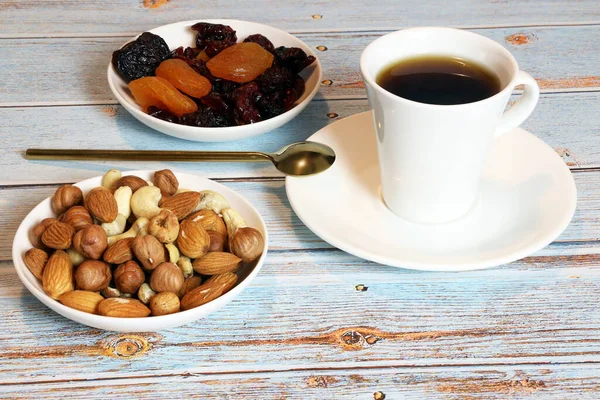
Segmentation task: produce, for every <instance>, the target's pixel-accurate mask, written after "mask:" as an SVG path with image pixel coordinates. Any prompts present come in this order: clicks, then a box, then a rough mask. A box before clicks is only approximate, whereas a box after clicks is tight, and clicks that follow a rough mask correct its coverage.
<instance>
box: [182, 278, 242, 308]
mask: <svg viewBox="0 0 600 400" xmlns="http://www.w3.org/2000/svg"><path fill="white" fill-rule="evenodd" d="M237 280H238V277H237V275H236V274H234V273H232V272H225V273H224V274H221V275H215V276H211V277H210V278H209V279H208V280H207V281H206V282H204V283H203V284H202V285H200V286H198V287H197V288H195V289H192V290H191V291H189V292H188V293H187V294H186V295H185V296H183V299H181V309H182V310H189V309H191V308H194V307H198V306H201V305H202V304H206V303H208V302H209V301H212V300H214V299H216V298H218V297H220V296H222V295H223V294H225V293H227V292H228V291H229V290H231V288H233V287H234V286H235V284H236V283H237Z"/></svg>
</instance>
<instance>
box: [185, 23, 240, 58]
mask: <svg viewBox="0 0 600 400" xmlns="http://www.w3.org/2000/svg"><path fill="white" fill-rule="evenodd" d="M192 29H193V30H195V31H196V32H197V34H196V47H197V48H198V49H199V50H203V49H204V50H205V52H206V54H207V55H208V56H209V57H214V56H215V55H216V54H217V53H219V52H220V51H222V50H223V49H224V48H226V47H228V46H231V45H233V44H234V43H235V42H237V36H236V34H235V31H234V30H233V29H232V28H231V27H230V26H227V25H221V24H210V23H208V22H198V23H197V24H194V25H192Z"/></svg>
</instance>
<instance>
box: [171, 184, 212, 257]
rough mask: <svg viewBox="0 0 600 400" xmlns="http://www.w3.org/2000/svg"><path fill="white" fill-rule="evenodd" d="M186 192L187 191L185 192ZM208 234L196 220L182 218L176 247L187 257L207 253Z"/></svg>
mask: <svg viewBox="0 0 600 400" xmlns="http://www.w3.org/2000/svg"><path fill="white" fill-rule="evenodd" d="M186 193H187V192H186ZM209 245H210V236H208V233H207V232H206V230H205V229H204V228H203V227H202V225H200V224H199V223H198V222H194V221H190V220H184V221H181V223H180V224H179V236H177V247H178V248H179V251H181V253H183V255H185V256H187V257H189V258H199V257H202V256H203V255H205V254H206V253H208V247H209Z"/></svg>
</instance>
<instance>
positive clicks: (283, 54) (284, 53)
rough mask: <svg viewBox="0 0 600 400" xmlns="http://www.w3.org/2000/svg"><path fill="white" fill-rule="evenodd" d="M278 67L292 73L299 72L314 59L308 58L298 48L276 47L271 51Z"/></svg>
mask: <svg viewBox="0 0 600 400" xmlns="http://www.w3.org/2000/svg"><path fill="white" fill-rule="evenodd" d="M273 54H275V57H277V61H278V62H279V64H280V65H282V66H284V67H286V68H289V69H291V70H292V71H293V72H296V73H298V72H300V71H302V70H303V69H304V68H306V67H308V66H309V65H310V64H312V63H313V61H315V57H313V56H308V55H306V53H305V52H304V50H302V49H299V48H298V47H284V46H281V47H278V48H276V49H275V50H273Z"/></svg>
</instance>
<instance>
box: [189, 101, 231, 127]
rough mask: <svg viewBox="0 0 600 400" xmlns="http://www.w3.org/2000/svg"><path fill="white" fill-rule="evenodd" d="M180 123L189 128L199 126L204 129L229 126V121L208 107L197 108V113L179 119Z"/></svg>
mask: <svg viewBox="0 0 600 400" xmlns="http://www.w3.org/2000/svg"><path fill="white" fill-rule="evenodd" d="M180 121H181V122H180V123H181V124H183V125H190V126H201V127H206V128H218V127H225V126H231V125H232V122H231V120H230V119H229V118H228V117H227V116H226V115H223V114H220V113H218V112H217V111H215V110H213V109H212V108H210V107H208V106H205V105H203V106H200V107H198V111H196V112H193V113H190V114H185V115H183V116H182V117H181V119H180Z"/></svg>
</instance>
